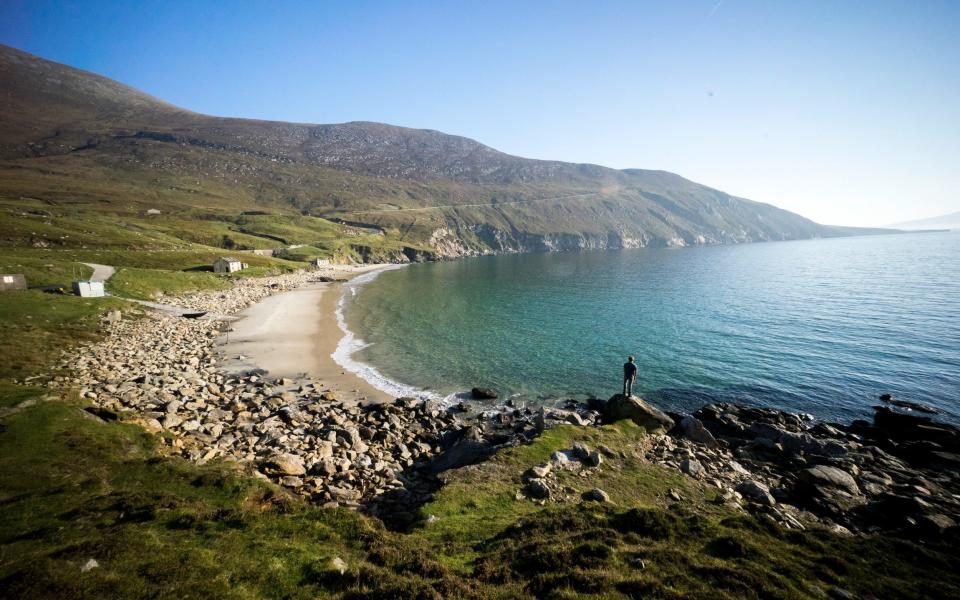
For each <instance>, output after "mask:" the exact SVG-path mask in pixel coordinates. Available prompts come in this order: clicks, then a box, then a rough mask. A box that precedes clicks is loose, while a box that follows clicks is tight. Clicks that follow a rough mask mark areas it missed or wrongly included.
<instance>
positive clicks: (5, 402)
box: [0, 381, 47, 408]
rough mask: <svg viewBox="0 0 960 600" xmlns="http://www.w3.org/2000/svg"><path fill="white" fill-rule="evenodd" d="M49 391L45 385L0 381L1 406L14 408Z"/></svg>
mask: <svg viewBox="0 0 960 600" xmlns="http://www.w3.org/2000/svg"><path fill="white" fill-rule="evenodd" d="M46 393H47V389H46V388H43V387H36V386H29V385H14V384H12V383H9V382H6V381H0V408H12V407H14V406H16V405H18V404H20V403H21V402H24V401H25V400H30V399H31V398H38V397H40V396H43V395H44V394H46Z"/></svg>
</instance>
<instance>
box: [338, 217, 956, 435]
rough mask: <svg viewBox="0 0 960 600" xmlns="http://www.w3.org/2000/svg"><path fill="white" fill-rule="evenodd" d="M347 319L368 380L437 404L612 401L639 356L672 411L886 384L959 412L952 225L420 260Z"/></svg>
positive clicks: (837, 396)
mask: <svg viewBox="0 0 960 600" xmlns="http://www.w3.org/2000/svg"><path fill="white" fill-rule="evenodd" d="M344 311H345V319H346V322H347V323H348V326H349V328H350V329H351V330H352V331H354V332H355V333H356V335H357V337H359V338H362V339H363V340H364V341H365V342H366V343H368V344H369V345H367V346H366V347H363V348H362V349H360V350H359V351H356V352H355V353H354V354H353V356H352V359H353V360H354V361H357V362H360V363H366V364H367V365H368V368H367V369H366V373H365V375H366V376H367V377H368V378H371V379H375V380H376V379H377V378H378V376H385V377H386V378H388V379H390V380H393V381H394V382H399V383H402V384H405V385H408V386H413V387H416V388H421V389H427V390H430V391H432V392H433V393H435V394H436V395H438V396H447V395H449V394H452V393H455V392H458V391H462V390H464V389H469V388H470V387H471V386H475V385H482V386H489V387H494V388H497V389H498V390H500V391H501V392H506V393H508V394H517V395H519V396H521V397H522V398H523V399H524V400H527V401H530V402H536V401H541V402H543V401H546V402H550V401H552V400H551V399H556V398H561V397H569V396H571V395H573V396H584V395H590V394H595V395H597V396H600V397H607V396H609V395H611V394H613V393H615V392H617V391H618V389H619V387H620V384H621V364H622V363H623V362H624V359H625V357H626V356H627V355H628V354H633V355H635V356H636V357H637V362H638V364H639V367H640V377H639V381H638V384H637V388H638V389H639V391H640V392H641V393H642V394H644V395H645V396H646V397H648V398H651V399H654V400H655V401H656V402H658V403H660V404H661V405H664V406H666V407H669V408H674V409H691V408H695V407H698V406H700V405H702V404H704V403H705V402H707V401H710V400H717V399H721V400H736V401H741V402H749V403H753V404H762V405H770V406H775V407H778V408H786V409H789V410H794V411H802V412H810V413H813V414H815V415H817V416H820V417H822V418H834V419H844V420H846V419H850V418H852V417H861V416H864V415H868V414H870V412H871V411H870V407H871V406H872V405H874V404H876V403H877V402H876V398H877V395H878V394H880V393H884V392H887V393H891V394H893V395H894V396H895V397H900V398H902V399H908V400H913V401H921V402H925V403H929V404H931V405H934V406H936V407H938V408H940V409H941V410H943V411H944V412H945V413H947V417H948V418H949V419H951V420H958V415H960V233H956V232H954V233H926V234H908V235H889V236H872V237H858V238H844V239H830V240H812V241H801V242H779V243H766V244H744V245H736V246H712V247H702V248H684V249H659V248H657V249H638V250H619V251H608V252H580V253H563V254H535V255H513V256H496V257H483V258H475V259H467V260H461V261H456V262H449V263H439V264H423V265H413V266H410V267H405V268H402V269H397V270H393V271H388V272H384V273H382V274H380V275H379V276H378V277H376V278H375V279H374V280H373V281H372V282H371V283H369V284H366V285H362V282H361V284H360V285H356V286H354V287H353V288H352V290H351V291H350V292H347V293H346V294H345V307H344ZM341 354H344V352H342V353H341ZM341 358H342V356H341ZM369 367H372V368H369ZM380 383H381V385H382V384H383V383H384V381H383V380H381V381H380Z"/></svg>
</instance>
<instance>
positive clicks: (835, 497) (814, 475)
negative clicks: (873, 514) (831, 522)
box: [794, 465, 866, 514]
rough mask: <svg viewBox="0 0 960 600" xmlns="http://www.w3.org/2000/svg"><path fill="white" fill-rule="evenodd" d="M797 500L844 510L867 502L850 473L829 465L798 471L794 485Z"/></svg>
mask: <svg viewBox="0 0 960 600" xmlns="http://www.w3.org/2000/svg"><path fill="white" fill-rule="evenodd" d="M794 496H795V498H796V500H797V503H798V504H800V505H806V506H808V507H811V508H821V509H826V510H827V511H832V512H834V513H837V514H843V513H846V512H847V511H849V510H851V509H853V508H856V507H858V506H860V505H862V504H864V503H865V502H866V498H865V497H864V496H863V495H862V494H861V493H860V488H859V487H858V486H857V482H856V481H855V480H854V479H853V476H851V475H850V474H849V473H847V472H846V471H844V470H842V469H838V468H837V467H831V466H829V465H817V466H815V467H811V468H809V469H804V470H803V471H800V473H799V474H798V476H797V484H796V487H795V488H794Z"/></svg>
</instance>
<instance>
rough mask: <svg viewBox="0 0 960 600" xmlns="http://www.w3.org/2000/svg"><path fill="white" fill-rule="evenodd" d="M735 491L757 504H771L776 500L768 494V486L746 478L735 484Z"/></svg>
mask: <svg viewBox="0 0 960 600" xmlns="http://www.w3.org/2000/svg"><path fill="white" fill-rule="evenodd" d="M737 492H739V493H740V494H743V496H744V498H749V499H750V500H753V501H754V502H756V503H757V504H762V505H764V506H773V505H774V504H776V503H777V501H776V500H775V499H774V498H773V496H772V495H771V494H770V488H769V487H767V486H766V485H764V484H762V483H760V482H759V481H753V480H748V481H744V482H743V483H741V484H740V485H738V486H737Z"/></svg>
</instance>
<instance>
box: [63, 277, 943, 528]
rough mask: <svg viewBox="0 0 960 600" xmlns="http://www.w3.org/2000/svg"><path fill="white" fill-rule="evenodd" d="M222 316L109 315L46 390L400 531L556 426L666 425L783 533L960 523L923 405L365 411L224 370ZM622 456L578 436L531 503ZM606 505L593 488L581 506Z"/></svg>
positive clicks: (670, 459) (531, 481)
mask: <svg viewBox="0 0 960 600" xmlns="http://www.w3.org/2000/svg"><path fill="white" fill-rule="evenodd" d="M318 277H319V275H318V274H317V273H295V274H291V275H284V276H279V277H273V278H265V279H259V280H240V281H239V282H237V283H236V284H235V285H234V286H233V287H232V288H231V289H228V290H226V291H220V292H212V293H204V294H197V295H194V296H191V297H189V298H177V299H176V302H177V304H178V305H180V306H183V307H187V308H189V309H191V310H196V311H217V312H221V313H223V312H236V311H239V310H241V309H243V308H245V307H246V306H249V305H251V304H253V303H255V302H257V301H259V300H261V299H263V298H265V297H266V296H268V295H270V294H273V293H277V292H281V291H285V290H289V289H293V288H295V287H298V286H302V285H305V284H307V283H311V282H314V281H317V280H318ZM226 326H227V325H226V324H225V323H224V321H222V320H218V319H208V318H201V319H189V318H182V317H180V316H175V315H172V314H162V313H159V314H158V313H151V314H149V315H148V316H147V317H146V318H135V319H131V318H122V317H121V316H120V315H118V314H112V315H110V316H109V317H108V318H107V319H105V321H104V332H105V336H104V339H103V340H101V341H99V342H97V343H94V344H89V345H86V346H83V347H81V348H79V349H76V350H74V351H71V352H69V353H68V354H66V355H65V356H64V358H63V360H62V361H61V363H60V365H59V367H61V368H62V369H65V370H68V371H69V372H70V375H63V376H57V377H54V378H53V379H52V380H51V381H50V385H51V386H54V387H58V388H74V389H79V390H80V393H81V395H82V396H83V397H85V398H86V399H88V400H89V401H91V402H92V403H93V405H94V406H93V407H91V409H89V412H91V413H93V414H94V415H96V416H98V417H99V418H103V419H106V420H111V419H116V418H118V417H119V416H121V415H122V416H123V418H124V420H128V421H134V422H137V423H139V424H141V425H142V426H143V427H145V428H146V429H148V430H150V431H154V432H164V435H163V436H160V437H159V439H160V440H162V441H163V442H164V443H165V444H166V445H167V447H168V448H169V450H170V451H172V452H174V453H177V454H180V455H182V456H184V457H185V458H188V459H190V460H193V461H196V462H198V463H205V462H208V461H210V460H214V459H218V460H225V461H232V462H236V463H238V464H241V465H244V466H245V468H248V469H249V470H250V472H251V473H252V474H254V475H256V476H259V477H264V478H268V479H270V480H271V481H273V482H275V483H277V484H279V485H281V486H283V487H284V488H286V489H288V490H290V491H291V492H293V493H297V494H299V495H301V496H304V497H306V498H308V499H309V500H311V501H313V502H316V503H319V504H323V505H327V506H347V507H353V508H357V509H362V510H365V511H368V512H370V513H372V514H376V515H379V516H381V517H383V518H384V520H386V521H388V522H392V523H397V524H401V525H402V524H405V523H409V522H410V521H411V520H413V519H414V518H415V515H416V508H417V507H418V506H420V505H422V504H423V503H424V502H427V501H429V500H430V498H431V497H432V496H431V495H432V493H433V492H434V491H435V490H436V489H437V488H438V486H440V485H441V484H442V475H441V474H442V473H443V472H444V471H446V470H449V469H453V468H457V467H461V466H465V465H469V464H472V463H476V462H479V461H482V460H483V459H484V458H486V457H488V456H490V455H491V454H492V453H494V452H496V451H497V450H498V449H500V448H503V447H509V446H513V445H517V444H523V443H527V442H529V441H530V440H532V439H534V438H535V437H537V436H538V435H539V434H540V433H542V432H543V431H544V430H545V429H548V428H550V427H553V426H556V425H558V424H569V425H572V426H577V427H595V426H598V425H601V424H604V423H609V422H612V421H615V420H618V419H623V418H628V419H632V420H633V421H635V422H637V423H638V424H640V425H642V426H644V427H646V428H647V429H649V430H651V431H652V432H653V435H651V436H649V437H648V443H646V444H645V446H644V447H643V448H640V449H636V448H635V449H631V450H630V451H632V452H635V453H636V452H642V455H643V458H644V459H645V460H647V461H649V462H650V463H654V464H659V465H662V466H664V467H667V468H670V469H678V470H680V471H682V472H683V473H685V474H686V475H687V476H689V477H692V478H694V479H697V480H699V481H701V482H702V483H703V484H704V485H708V486H712V487H714V488H716V490H717V494H716V502H718V503H724V504H727V505H729V506H731V507H737V508H742V509H744V510H749V511H751V512H754V513H757V514H760V515H765V516H767V517H769V518H771V519H772V520H773V521H775V522H777V523H779V524H781V525H782V526H784V527H788V528H800V529H802V528H805V527H807V526H809V525H811V524H819V525H822V526H826V527H829V528H832V529H834V530H836V531H839V532H857V533H860V532H862V533H869V532H873V531H896V532H901V533H903V534H906V535H911V536H916V535H938V534H942V533H944V532H945V531H946V530H948V529H951V528H953V527H956V523H957V521H958V520H960V472H958V469H960V431H958V430H957V429H956V428H955V427H952V426H949V425H943V424H938V423H936V422H934V421H933V420H931V419H930V418H929V417H926V416H917V415H916V414H915V411H912V410H911V409H910V408H909V407H896V406H893V407H891V406H881V407H878V408H877V413H876V417H875V419H874V422H873V423H868V422H865V421H856V422H854V423H852V424H850V425H840V424H831V423H824V422H819V421H816V420H815V419H813V417H810V416H809V415H794V414H791V413H787V412H783V411H778V410H774V409H766V408H752V407H744V406H737V405H732V404H720V405H710V406H706V407H703V408H701V409H699V410H697V411H696V412H694V413H693V414H692V415H676V414H666V413H664V412H662V411H660V410H658V409H656V408H654V407H652V406H650V405H649V404H647V403H645V402H643V401H642V400H639V399H637V398H625V397H623V396H619V395H618V396H614V397H613V398H611V399H610V400H608V401H601V400H596V399H595V400H590V401H589V402H587V403H577V402H574V401H568V402H567V403H566V404H565V405H564V406H563V407H562V408H559V407H558V408H550V407H544V408H538V409H532V408H528V407H522V406H514V405H513V404H512V402H511V401H507V402H506V403H504V404H500V405H497V406H491V404H490V401H489V400H487V401H485V403H484V404H483V405H482V406H484V407H485V409H484V410H482V411H479V412H474V411H472V410H471V408H470V406H469V405H468V404H465V403H461V405H459V406H454V407H448V406H442V405H440V404H438V403H436V402H431V401H422V400H416V399H412V398H400V399H397V400H396V401H394V402H392V403H380V404H370V405H360V404H358V403H357V402H356V401H355V400H353V399H351V398H342V397H338V396H337V394H336V393H334V392H332V391H331V390H329V389H328V388H326V387H325V386H324V385H323V382H321V381H316V380H314V379H311V378H296V379H287V378H274V377H270V376H268V375H267V374H265V373H263V372H257V371H253V372H247V373H242V374H228V373H226V372H224V371H223V370H222V369H221V367H220V366H219V359H218V357H217V353H216V348H215V344H216V340H217V338H218V337H219V336H220V335H221V334H222V332H223V329H224V328H225V327H226ZM479 406H480V405H478V407H479ZM904 411H906V412H904ZM625 451H626V449H620V448H606V447H601V448H597V449H590V448H587V447H585V446H582V445H578V446H577V447H572V448H569V449H564V450H563V451H560V452H556V453H554V456H553V457H552V458H551V460H550V461H549V462H548V463H545V464H542V465H538V466H536V467H534V468H533V469H531V470H530V471H528V472H527V473H525V474H523V475H522V478H521V476H520V474H518V480H519V481H522V482H523V483H521V487H520V489H518V500H519V501H527V500H534V501H538V502H565V501H569V499H568V498H567V497H566V496H565V495H564V494H563V493H562V490H560V489H558V487H557V485H556V482H555V474H556V472H557V471H559V470H561V469H577V470H583V471H584V473H583V475H584V476H585V477H587V478H589V473H590V469H593V468H597V467H599V466H600V464H601V463H603V462H604V461H605V460H614V461H615V460H617V457H618V456H621V455H623V453H624V452H625ZM672 494H674V495H675V496H676V497H671V500H672V501H676V502H680V501H682V498H681V497H680V494H679V492H676V493H674V492H672ZM608 499H609V498H608V496H607V494H606V492H604V491H603V490H602V489H599V488H597V489H593V490H591V491H590V492H589V493H588V494H586V495H584V496H583V497H578V498H576V499H575V501H601V502H602V501H606V500H608Z"/></svg>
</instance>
